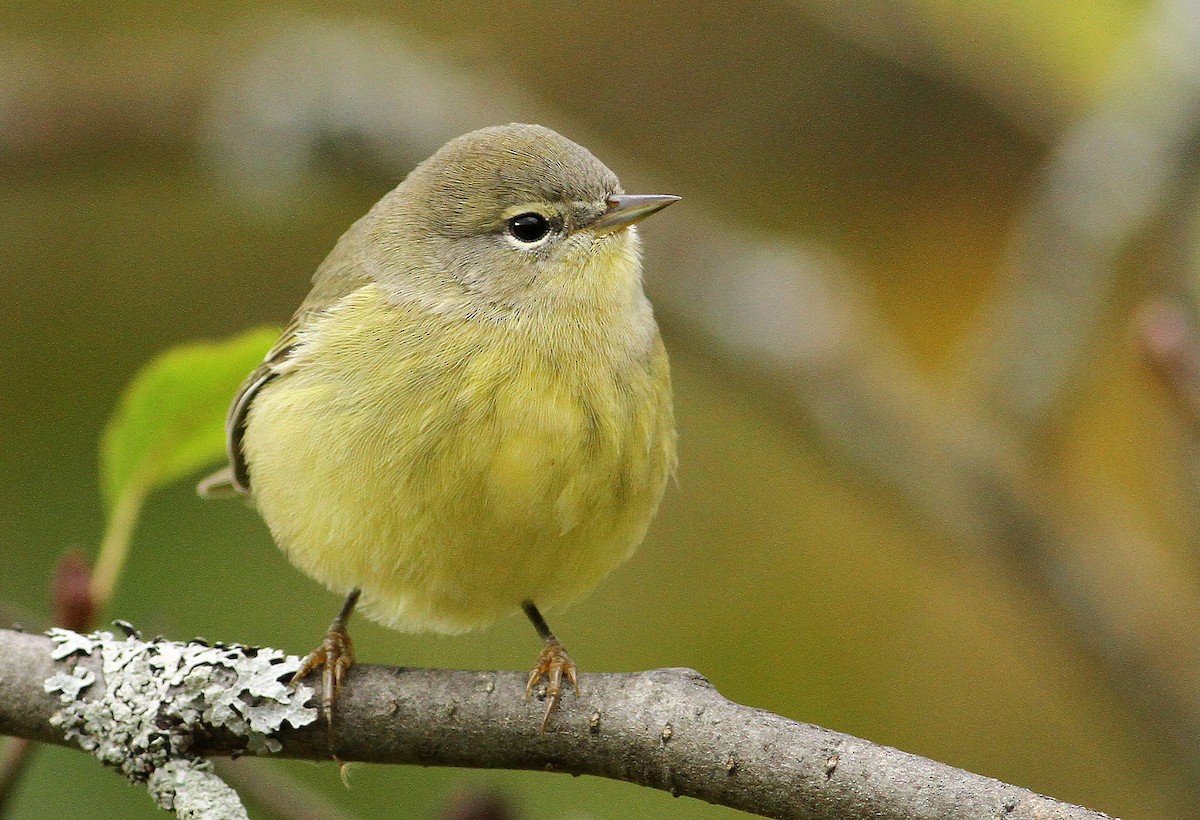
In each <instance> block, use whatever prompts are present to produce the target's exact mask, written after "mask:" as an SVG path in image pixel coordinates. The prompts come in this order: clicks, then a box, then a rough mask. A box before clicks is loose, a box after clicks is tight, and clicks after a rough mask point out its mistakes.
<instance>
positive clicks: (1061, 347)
mask: <svg viewBox="0 0 1200 820" xmlns="http://www.w3.org/2000/svg"><path fill="white" fill-rule="evenodd" d="M1198 137H1200V6H1198V5H1197V4H1196V3H1194V2H1192V1H1191V0H1164V1H1163V2H1159V3H1156V4H1153V5H1152V6H1151V8H1150V9H1149V10H1148V12H1147V15H1146V19H1145V23H1144V25H1143V27H1142V28H1141V30H1140V31H1139V32H1138V33H1137V35H1136V36H1135V37H1133V38H1132V40H1131V41H1130V42H1129V43H1128V44H1127V45H1126V47H1125V48H1124V49H1122V51H1121V53H1120V55H1119V59H1118V60H1117V61H1116V66H1115V70H1114V71H1113V73H1112V74H1111V76H1110V78H1109V81H1108V83H1107V84H1106V92H1105V93H1104V94H1103V95H1102V96H1101V98H1100V99H1099V101H1098V102H1097V104H1096V105H1095V107H1094V108H1093V109H1092V110H1091V111H1090V112H1088V113H1087V114H1085V116H1084V117H1083V119H1081V120H1080V121H1079V122H1078V123H1077V124H1076V125H1074V126H1072V127H1071V128H1070V129H1069V130H1068V131H1067V132H1066V134H1065V135H1064V136H1063V138H1062V140H1061V141H1060V142H1059V143H1058V144H1057V145H1056V147H1055V149H1054V151H1053V154H1052V156H1051V158H1050V162H1049V164H1048V165H1047V167H1046V169H1045V171H1044V172H1043V178H1042V181H1041V184H1040V186H1039V188H1038V189H1037V191H1036V192H1035V193H1034V195H1033V197H1032V200H1031V203H1030V205H1029V208H1028V210H1027V211H1026V213H1025V214H1024V216H1023V217H1022V218H1021V221H1020V224H1019V225H1018V227H1017V230H1016V232H1015V233H1014V235H1013V238H1012V244H1011V247H1010V251H1009V260H1008V263H1007V265H1006V267H1005V269H1004V271H1003V279H1002V281H1001V285H1000V288H999V291H998V292H997V294H996V295H995V296H994V297H993V298H992V299H991V300H989V301H988V302H987V303H986V304H985V307H984V310H983V315H982V316H981V317H980V318H979V320H978V323H977V325H976V327H975V328H974V329H973V331H971V332H970V334H969V335H968V337H967V339H966V341H965V344H964V346H963V347H964V352H963V358H964V361H963V363H962V369H963V372H964V374H965V376H966V378H967V379H968V380H969V381H972V382H975V383H976V384H977V385H978V388H977V389H978V391H979V394H980V395H979V399H980V400H981V401H983V402H985V403H986V405H987V410H988V412H989V413H996V414H998V416H999V417H1000V418H1001V419H1002V420H1004V421H1005V422H1012V423H1015V424H1016V425H1018V426H1019V428H1021V429H1022V430H1023V431H1024V432H1025V433H1026V434H1028V433H1032V432H1036V430H1037V429H1038V428H1040V426H1041V425H1044V424H1045V423H1047V422H1049V421H1051V420H1053V418H1054V415H1055V413H1056V412H1057V411H1059V410H1060V409H1061V406H1062V401H1063V398H1064V396H1065V395H1066V394H1067V392H1068V391H1069V390H1070V389H1071V388H1072V387H1074V386H1075V385H1076V384H1077V383H1078V381H1079V379H1080V373H1081V370H1082V369H1083V367H1084V365H1085V364H1086V358H1087V354H1088V352H1089V350H1091V348H1092V344H1093V342H1094V341H1095V337H1096V334H1097V329H1098V327H1099V325H1100V322H1101V320H1102V319H1103V318H1104V317H1105V314H1106V312H1107V311H1108V310H1109V309H1110V304H1109V301H1110V297H1111V295H1112V293H1113V291H1114V289H1115V287H1116V285H1117V283H1118V281H1119V279H1120V277H1121V276H1122V275H1123V274H1128V273H1129V272H1130V270H1129V266H1128V265H1125V266H1123V265H1122V260H1123V255H1124V254H1125V253H1126V252H1127V251H1128V250H1129V248H1130V244H1131V242H1132V241H1133V240H1134V239H1137V238H1138V237H1140V236H1142V234H1143V233H1144V231H1145V229H1146V228H1147V226H1148V225H1149V224H1150V222H1151V220H1153V219H1154V218H1155V217H1156V216H1158V215H1159V212H1160V208H1161V207H1162V206H1163V204H1164V203H1165V202H1167V201H1170V200H1171V198H1172V194H1173V188H1174V187H1175V186H1177V185H1179V184H1180V181H1181V180H1184V179H1187V178H1188V177H1189V176H1190V174H1188V173H1186V172H1185V168H1186V167H1187V166H1189V165H1190V164H1192V163H1193V162H1194V159H1195V157H1194V152H1193V149H1194V147H1195V145H1196V141H1197V138H1198Z"/></svg>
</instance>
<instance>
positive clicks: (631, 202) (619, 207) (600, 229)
mask: <svg viewBox="0 0 1200 820" xmlns="http://www.w3.org/2000/svg"><path fill="white" fill-rule="evenodd" d="M679 199H680V198H679V197H677V196H670V195H668V194H613V195H612V196H610V197H609V198H608V210H607V211H605V212H604V213H602V214H601V215H600V218H599V219H597V220H596V221H595V222H593V223H592V224H591V225H588V228H589V229H591V230H592V231H594V232H595V233H596V234H606V233H612V232H613V231H619V230H621V229H622V228H627V227H629V226H630V225H632V224H633V223H635V222H640V221H641V220H643V219H645V218H646V217H648V216H650V214H653V213H658V212H659V211H661V210H662V209H663V208H665V207H667V206H668V205H670V204H671V203H672V202H678V201H679Z"/></svg>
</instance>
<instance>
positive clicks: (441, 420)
mask: <svg viewBox="0 0 1200 820" xmlns="http://www.w3.org/2000/svg"><path fill="white" fill-rule="evenodd" d="M646 316H647V317H648V313H647V314H646ZM548 322H549V323H552V325H553V326H548V325H547V323H548ZM635 324H636V323H635ZM645 331H646V327H645V326H644V322H643V323H642V326H635V325H634V324H631V326H629V327H622V326H619V325H618V326H613V324H612V323H611V322H608V323H606V324H604V325H600V324H598V323H595V322H590V321H589V320H588V319H587V318H586V317H580V316H578V315H571V314H563V315H551V316H546V315H544V314H542V315H532V316H511V317H508V318H506V319H504V320H498V319H479V318H463V317H455V318H451V317H445V316H437V315H431V314H429V313H427V312H423V311H422V312H417V311H414V310H411V309H406V308H402V307H397V306H396V305H393V304H389V303H388V302H387V300H386V299H385V298H384V295H383V293H382V291H381V290H380V289H379V288H378V287H377V286H374V285H372V286H367V287H364V288H363V289H361V290H360V291H358V292H356V293H354V294H352V295H351V296H350V297H348V298H347V299H345V300H343V302H342V303H341V304H340V305H339V306H338V307H337V308H336V309H335V310H334V311H333V312H332V313H331V314H330V315H329V316H328V317H323V318H322V319H319V320H318V321H316V322H314V323H313V325H312V326H311V327H310V328H307V329H305V331H304V332H303V333H302V336H301V339H300V348H299V353H298V356H297V357H296V361H295V366H294V368H293V369H291V370H290V371H289V372H288V373H287V374H286V375H283V376H281V377H279V378H277V379H276V380H275V381H273V382H271V383H270V384H268V385H267V386H266V387H264V388H263V390H262V391H261V393H260V394H259V395H258V396H257V397H256V398H255V400H254V403H253V405H252V407H251V410H250V414H249V418H248V424H247V430H246V435H245V438H244V442H243V446H244V449H245V454H246V457H247V461H248V464H249V467H250V476H251V484H252V487H253V492H254V498H255V502H256V503H257V505H258V506H259V509H260V510H261V512H262V514H263V517H264V518H265V519H266V521H267V523H268V525H269V526H270V528H271V531H272V533H273V535H274V536H275V539H276V541H277V543H278V544H279V545H280V547H281V548H282V549H284V550H285V551H286V552H287V554H288V556H289V558H290V559H291V560H292V561H293V563H295V564H296V565H297V566H298V567H300V568H301V569H302V570H304V571H305V572H307V573H308V574H309V575H311V576H312V577H314V578H316V579H317V580H319V581H321V582H322V583H324V584H326V585H327V586H329V587H330V588H331V589H332V590H334V591H336V592H339V593H341V592H345V591H346V590H348V589H349V588H351V587H354V586H359V587H362V589H363V604H364V608H365V609H366V611H367V613H368V614H369V615H372V616H373V617H375V618H376V619H377V620H380V621H383V622H385V623H387V624H389V625H391V626H395V627H398V628H406V629H437V630H442V631H461V630H464V629H470V628H473V627H477V626H481V625H483V624H486V623H489V622H491V621H493V620H495V619H496V618H498V617H501V616H503V615H505V614H507V613H508V612H510V611H512V610H514V609H515V608H517V607H518V606H519V605H520V603H521V602H522V601H524V600H532V601H535V602H537V603H539V604H541V605H552V604H553V603H555V602H559V601H564V600H567V599H570V598H573V597H575V596H577V595H579V594H581V593H583V592H585V591H587V590H588V589H590V588H591V587H593V586H594V585H595V584H596V583H597V582H598V581H599V580H600V579H601V578H602V577H603V576H604V575H605V574H606V573H608V572H609V571H610V570H612V569H613V568H614V567H615V566H616V565H617V564H619V563H620V562H621V561H623V560H624V559H625V558H626V557H628V556H629V555H630V554H631V553H632V551H633V550H634V549H635V548H636V547H637V546H638V544H639V543H640V542H641V540H642V538H643V536H644V534H645V531H646V528H647V526H648V525H649V522H650V519H651V517H652V516H653V514H654V511H655V509H656V508H657V506H658V503H659V500H660V499H661V497H662V492H663V489H664V487H665V484H666V480H667V478H668V476H669V474H670V472H671V470H672V469H673V466H674V458H675V455H674V427H673V420H672V411H671V402H670V380H669V375H668V369H667V361H666V354H665V352H664V350H663V347H662V343H661V341H660V340H659V338H658V335H657V332H656V331H654V330H653V326H652V324H651V325H650V331H651V332H650V333H646V332H645Z"/></svg>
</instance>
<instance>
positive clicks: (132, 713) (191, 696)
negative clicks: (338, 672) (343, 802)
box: [44, 629, 318, 817]
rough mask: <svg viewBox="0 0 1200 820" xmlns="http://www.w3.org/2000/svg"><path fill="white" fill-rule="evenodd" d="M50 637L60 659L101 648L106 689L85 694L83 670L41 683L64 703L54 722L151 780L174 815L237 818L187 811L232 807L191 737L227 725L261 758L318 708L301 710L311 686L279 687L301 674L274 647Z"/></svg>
mask: <svg viewBox="0 0 1200 820" xmlns="http://www.w3.org/2000/svg"><path fill="white" fill-rule="evenodd" d="M49 635H50V637H51V639H52V640H53V641H54V642H55V644H56V647H55V650H54V653H53V656H54V658H55V659H58V660H61V659H63V658H67V657H69V656H71V655H76V654H80V655H89V656H92V655H95V653H96V652H97V651H99V657H100V663H101V678H102V681H103V685H104V691H103V693H101V694H99V695H97V696H95V697H88V690H89V689H90V688H91V687H92V686H93V684H94V683H95V682H96V676H95V675H94V674H93V672H92V671H91V670H90V669H88V668H85V667H83V666H77V667H75V669H73V670H72V671H71V672H70V673H61V672H60V673H58V674H55V675H54V676H52V677H50V678H48V679H46V681H45V682H44V686H45V689H46V691H47V692H58V693H59V699H60V700H61V701H62V704H63V705H62V708H61V709H60V710H59V712H58V713H57V714H56V715H55V716H54V718H53V719H52V721H53V722H54V724H55V725H57V726H60V727H62V729H63V730H64V734H65V735H66V737H67V739H68V740H74V741H75V742H77V743H78V744H79V745H80V746H81V747H82V748H83V749H86V750H87V751H90V752H92V754H94V755H95V756H96V757H97V758H99V759H100V760H101V761H102V762H103V763H105V764H106V765H109V766H113V767H115V768H117V769H120V770H121V772H123V773H124V774H125V776H126V777H128V778H129V779H130V780H133V781H135V782H147V781H150V783H151V786H152V788H151V793H152V794H153V795H154V797H155V799H156V800H157V801H158V802H159V805H161V806H163V808H167V809H174V810H176V811H177V812H178V813H179V814H180V815H181V816H196V817H199V816H229V817H237V816H239V815H238V814H236V813H232V814H230V813H228V812H227V811H226V812H223V813H218V814H216V815H213V814H208V815H205V814H202V813H201V814H194V813H193V814H191V815H189V814H187V813H186V812H191V811H193V810H192V809H191V808H188V807H190V806H195V805H201V806H202V805H207V801H209V800H218V801H220V800H222V799H225V798H228V797H229V796H232V800H233V804H237V799H236V795H233V792H232V790H230V789H229V788H228V787H227V786H225V785H224V784H223V783H221V782H220V780H219V779H218V778H217V777H216V775H214V774H212V772H211V770H210V767H209V765H208V763H207V762H206V761H204V760H203V759H202V758H199V757H198V756H196V755H194V754H192V753H191V751H190V749H191V745H192V736H193V734H194V733H195V732H197V731H198V730H201V729H211V728H214V727H224V728H225V729H227V730H228V731H230V732H233V733H234V734H236V735H239V736H241V737H245V738H246V747H247V749H248V750H250V751H252V752H256V753H260V754H266V753H270V752H274V751H278V750H279V744H278V742H277V741H275V740H272V739H271V737H270V735H271V734H272V733H274V732H275V731H276V730H278V729H279V728H280V727H281V726H282V725H283V723H284V722H285V721H286V722H287V723H290V724H291V725H292V726H294V727H300V726H305V725H307V724H309V723H312V722H313V721H315V720H316V719H317V715H318V712H317V710H316V709H315V708H306V707H305V706H304V704H305V703H306V702H307V701H308V700H309V699H310V698H311V697H312V694H313V690H312V688H311V687H309V686H305V685H300V686H297V687H296V688H295V689H290V688H289V687H287V686H286V685H285V684H284V683H282V682H281V681H282V680H285V679H286V678H288V677H290V675H291V673H293V672H295V671H296V669H297V668H299V659H298V658H296V657H295V656H292V655H285V654H284V653H282V652H280V651H279V650H276V649H260V648H256V647H249V646H241V645H238V644H217V645H215V646H208V645H206V644H204V643H202V642H198V641H194V642H192V643H188V644H176V643H170V642H167V641H157V640H155V641H143V640H141V639H139V638H137V637H134V636H131V637H128V638H116V637H114V636H113V635H112V633H109V632H96V633H92V634H90V635H80V634H79V633H76V632H71V631H69V630H65V629H53V630H51V631H50V632H49ZM226 793H227V794H226ZM223 794H224V795H225V798H222V795H223ZM224 805H227V806H228V805H230V804H228V803H226V804H224ZM239 809H240V805H239ZM242 816H244V813H243V815H242Z"/></svg>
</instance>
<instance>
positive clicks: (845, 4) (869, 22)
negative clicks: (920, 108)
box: [793, 0, 1079, 142]
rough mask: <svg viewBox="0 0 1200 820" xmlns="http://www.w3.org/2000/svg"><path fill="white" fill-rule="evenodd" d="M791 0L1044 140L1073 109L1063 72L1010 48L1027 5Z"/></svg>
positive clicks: (1074, 97) (1074, 93)
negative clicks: (977, 99)
mask: <svg viewBox="0 0 1200 820" xmlns="http://www.w3.org/2000/svg"><path fill="white" fill-rule="evenodd" d="M793 3H794V5H795V6H796V7H797V8H799V9H800V10H801V12H802V13H803V14H804V15H805V16H807V17H809V18H811V19H813V20H816V21H818V22H819V23H821V24H822V25H824V26H825V27H827V28H828V29H829V30H831V31H833V32H835V33H836V34H837V35H838V36H840V37H842V38H845V39H846V40H848V41H849V42H851V43H854V44H855V45H857V46H859V47H860V48H863V49H866V50H867V51H869V52H871V53H873V54H876V55H878V56H880V57H884V58H886V59H888V60H890V61H892V62H894V63H897V64H899V65H902V66H904V67H906V68H908V69H911V70H913V71H916V72H918V73H920V74H923V75H925V76H927V77H929V78H931V79H933V80H934V81H936V82H940V83H949V84H951V85H956V86H959V87H962V88H965V89H967V90H968V91H970V92H971V93H972V94H975V95H977V96H979V97H980V98H981V99H984V100H986V101H987V102H988V103H989V104H990V105H991V106H992V107H993V108H994V109H995V110H997V111H1000V112H1002V113H1003V114H1004V115H1005V116H1006V117H1007V118H1008V120H1009V122H1010V123H1011V124H1012V125H1014V126H1015V127H1016V128H1017V129H1018V130H1019V131H1021V132H1023V133H1025V134H1026V135H1028V136H1030V137H1033V138H1035V139H1037V140H1038V141H1039V142H1047V141H1049V140H1050V139H1051V138H1052V137H1053V135H1054V134H1055V133H1057V132H1058V131H1059V130H1061V128H1062V127H1063V126H1064V125H1065V124H1066V123H1067V122H1069V121H1070V119H1071V117H1072V116H1073V115H1074V113H1075V111H1076V110H1077V108H1078V105H1079V100H1078V96H1079V89H1078V88H1072V87H1069V86H1064V84H1063V83H1062V77H1063V76H1064V74H1065V72H1062V71H1053V70H1051V69H1050V68H1049V67H1048V66H1045V65H1038V62H1039V61H1038V60H1036V59H1030V55H1028V54H1021V55H1018V54H1016V53H1014V51H1015V49H1016V44H1015V43H1014V41H1013V39H1012V38H1011V37H1008V36H1006V32H1007V31H1009V30H1010V29H1011V28H1012V26H1013V24H1014V23H1017V22H1018V21H1020V20H1022V19H1023V16H1024V15H1028V14H1029V13H1030V11H1031V9H1029V8H1025V7H1021V8H1019V9H1018V8H1015V7H1010V6H1009V5H1007V4H995V5H992V6H990V7H987V6H980V5H976V6H972V7H971V9H970V11H969V12H968V13H962V10H961V9H959V10H957V12H958V13H956V7H955V5H954V4H944V3H943V4H933V3H928V2H922V0H902V1H901V2H895V0H849V1H848V0H793ZM997 18H1000V19H997Z"/></svg>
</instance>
